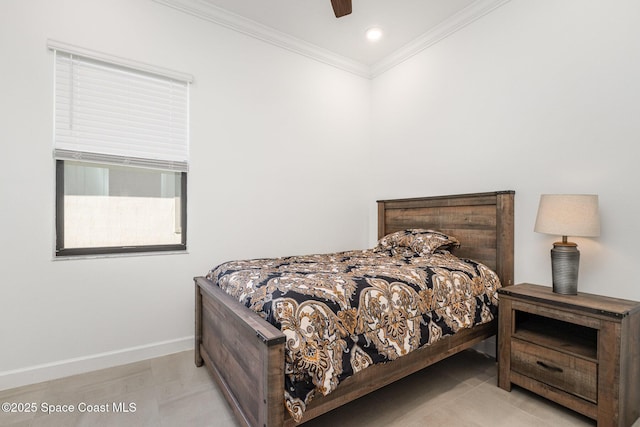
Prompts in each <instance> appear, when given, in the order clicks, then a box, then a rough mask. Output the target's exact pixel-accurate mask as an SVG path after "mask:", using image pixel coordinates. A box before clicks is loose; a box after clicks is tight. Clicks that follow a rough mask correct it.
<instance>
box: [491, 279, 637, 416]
mask: <svg viewBox="0 0 640 427" xmlns="http://www.w3.org/2000/svg"><path fill="white" fill-rule="evenodd" d="M499 292H500V305H501V308H500V316H499V323H500V326H499V330H500V334H501V335H500V336H499V346H498V348H499V377H498V385H499V386H500V387H501V388H503V389H505V390H510V388H511V384H517V385H520V386H522V387H524V388H527V389H529V390H531V391H533V392H535V393H538V394H540V395H541V396H544V397H546V398H548V399H551V400H554V401H555V402H557V403H560V404H561V405H564V406H566V407H568V408H571V409H573V410H575V411H578V412H580V413H582V414H584V415H586V416H588V417H591V418H593V419H595V420H597V422H598V426H600V427H602V426H617V427H622V426H625V427H626V426H630V425H632V424H633V423H634V422H635V421H636V420H637V419H638V417H640V399H639V397H640V377H639V374H640V303H639V302H635V301H629V300H623V299H619V298H609V297H604V296H599V295H592V294H584V293H579V294H578V295H575V296H567V295H560V294H556V293H553V292H552V289H551V287H546V286H539V285H532V284H521V285H516V286H512V287H509V288H503V289H501V290H500V291H499ZM531 315H533V316H534V317H531ZM558 322H560V323H558ZM563 323H565V324H566V325H562V324H563Z"/></svg>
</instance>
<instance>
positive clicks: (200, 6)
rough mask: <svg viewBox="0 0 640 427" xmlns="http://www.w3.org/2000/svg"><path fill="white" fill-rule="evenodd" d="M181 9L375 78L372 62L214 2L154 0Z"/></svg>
mask: <svg viewBox="0 0 640 427" xmlns="http://www.w3.org/2000/svg"><path fill="white" fill-rule="evenodd" d="M153 1H155V2H156V3H160V4H163V5H165V6H169V7H171V8H173V9H176V10H179V11H181V12H185V13H188V14H190V15H193V16H196V17H198V18H202V19H205V20H207V21H210V22H213V23H215V24H218V25H221V26H223V27H226V28H229V29H231V30H234V31H237V32H239V33H242V34H245V35H248V36H250V37H254V38H256V39H258V40H262V41H264V42H267V43H270V44H272V45H274V46H278V47H281V48H283V49H286V50H289V51H291V52H294V53H297V54H299V55H303V56H306V57H308V58H311V59H314V60H316V61H320V62H322V63H324V64H328V65H331V66H334V67H337V68H339V69H341V70H344V71H348V72H350V73H353V74H356V75H358V76H361V77H365V78H371V72H370V69H369V66H368V65H365V64H362V63H360V62H357V61H354V60H352V59H349V58H347V57H345V56H342V55H338V54H336V53H333V52H331V51H330V50H327V49H323V48H321V47H319V46H316V45H315V44H312V43H308V42H306V41H304V40H300V39H298V38H296V37H293V36H290V35H288V34H286V33H283V32H281V31H278V30H276V29H274V28H271V27H268V26H266V25H263V24H260V23H259V22H256V21H253V20H251V19H248V18H245V17H243V16H240V15H237V14H235V13H232V12H229V11H227V10H225V9H222V8H220V7H217V6H214V5H212V4H210V3H208V2H206V1H204V0H153Z"/></svg>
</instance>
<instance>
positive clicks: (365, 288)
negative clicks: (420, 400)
mask: <svg viewBox="0 0 640 427" xmlns="http://www.w3.org/2000/svg"><path fill="white" fill-rule="evenodd" d="M447 249H448V247H447ZM207 277H208V278H209V279H210V280H212V281H213V282H215V283H217V285H218V286H220V287H221V288H222V289H224V290H225V291H226V292H227V293H228V294H230V295H232V296H234V297H235V298H237V299H238V300H239V301H240V302H241V303H243V304H244V305H245V306H247V307H249V308H251V309H253V310H255V311H256V312H258V313H259V314H260V315H261V316H262V317H264V318H265V319H266V320H267V321H269V322H270V323H271V324H273V325H274V326H276V327H277V328H279V329H280V330H281V331H282V332H283V333H284V334H285V336H286V344H285V346H286V347H285V365H286V366H285V403H286V407H287V409H288V410H289V412H290V413H291V416H292V417H293V419H294V420H296V421H299V420H300V418H301V417H302V414H303V412H304V410H305V408H306V405H307V404H308V403H309V401H310V400H311V398H312V397H313V395H314V393H318V392H319V393H322V394H328V393H330V392H331V391H332V390H334V389H335V388H336V386H337V385H338V384H339V383H340V381H342V380H344V379H345V378H347V377H349V376H350V375H352V374H354V373H355V372H358V371H360V370H362V369H365V368H366V367H368V366H370V365H372V364H374V363H381V362H385V361H389V360H394V359H396V358H398V357H401V356H402V355H405V354H407V353H409V352H410V351H412V350H415V349H417V348H419V347H421V346H423V345H428V344H431V343H433V342H435V341H437V340H438V339H440V338H441V337H443V336H445V335H450V334H454V333H455V332H456V331H458V330H460V329H462V328H469V327H472V326H474V325H478V324H482V323H486V322H489V321H491V320H492V319H493V318H494V316H495V315H496V312H497V289H498V288H499V287H500V281H499V279H498V277H497V275H496V274H495V273H494V272H493V271H491V270H490V269H489V268H487V267H486V266H484V265H483V264H480V263H477V262H474V261H471V260H466V259H460V258H457V257H455V256H454V255H452V254H451V253H450V252H448V251H447V250H444V249H442V248H440V249H438V248H435V249H434V250H430V251H427V253H418V252H415V251H412V250H403V251H398V250H393V249H389V248H387V247H384V246H383V247H381V246H380V245H379V246H378V247H377V248H376V249H372V250H364V251H349V252H341V253H334V254H324V255H307V256H293V257H286V258H277V259H256V260H246V261H232V262H227V263H224V264H221V265H220V266H218V267H216V268H215V269H213V270H211V272H210V273H209V274H208V276H207Z"/></svg>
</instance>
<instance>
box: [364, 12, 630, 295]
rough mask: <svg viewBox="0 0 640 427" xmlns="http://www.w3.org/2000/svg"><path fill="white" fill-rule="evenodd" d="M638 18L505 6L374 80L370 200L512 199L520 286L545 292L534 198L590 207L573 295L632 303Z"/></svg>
mask: <svg viewBox="0 0 640 427" xmlns="http://www.w3.org/2000/svg"><path fill="white" fill-rule="evenodd" d="M638 16H640V3H639V2H637V1H635V0H616V1H614V2H604V1H588V2H585V1H581V0H536V1H526V0H512V1H511V2H509V3H507V4H506V5H504V6H502V7H501V8H499V9H497V10H495V11H494V12H493V13H491V14H490V15H487V16H485V17H483V18H482V19H480V20H478V21H476V22H474V23H473V24H472V25H470V26H468V27H466V28H464V29H463V30H461V31H459V32H457V33H456V34H454V35H452V36H450V37H449V38H447V39H445V40H443V41H442V42H440V43H438V44H437V45H435V46H433V47H431V48H430V49H428V50H426V51H423V52H421V53H420V54H418V55H416V56H414V57H412V58H411V59H409V60H407V61H406V62H404V63H403V64H401V65H399V66H397V67H395V68H394V69H392V70H390V71H388V72H387V73H385V74H383V75H381V76H380V77H378V78H376V79H375V81H374V83H373V88H372V102H373V145H374V162H375V166H376V170H377V171H378V172H377V173H376V178H375V182H374V183H373V197H374V198H392V197H400V196H407V197H409V196H422V195H437V194H449V193H467V192H479V191H492V190H507V189H511V190H516V229H515V232H516V254H515V255H516V265H515V278H516V282H523V281H528V282H533V283H540V284H550V283H551V272H550V270H551V268H550V260H549V249H550V248H551V246H552V243H553V242H554V241H555V240H558V239H557V238H556V237H555V236H547V235H542V234H538V233H534V232H533V226H534V222H535V215H536V211H537V205H538V199H539V195H540V194H542V193H596V194H599V196H600V208H601V215H602V235H601V237H599V238H594V239H587V238H575V239H572V240H574V241H576V242H577V243H578V245H579V248H580V250H581V254H582V260H581V267H580V277H579V289H580V290H581V291H585V292H591V293H598V294H605V295H611V296H616V297H622V298H629V299H635V300H640V286H638V285H637V283H636V282H637V281H636V280H635V278H634V277H635V275H636V266H637V264H638V262H637V260H638V259H640V248H639V246H638V245H637V242H636V241H635V239H636V238H637V237H638V236H640V225H639V224H640V223H639V222H638V218H639V217H640V199H639V198H638V197H637V193H638V190H637V185H638V182H640V168H639V167H638V164H637V159H638V155H637V154H636V153H637V144H638V140H639V139H640V120H638V114H639V113H640V109H639V107H638V105H639V104H638V102H639V100H640V79H639V78H638V76H640V53H639V52H640V26H638V25H637V17H638ZM373 218H375V211H374V210H373V209H371V208H370V220H371V221H373ZM371 240H372V239H371Z"/></svg>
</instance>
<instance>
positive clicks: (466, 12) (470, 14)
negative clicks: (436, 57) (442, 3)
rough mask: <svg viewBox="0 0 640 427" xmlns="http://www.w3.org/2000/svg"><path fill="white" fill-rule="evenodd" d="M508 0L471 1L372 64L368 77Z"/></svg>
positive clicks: (388, 67)
mask: <svg viewBox="0 0 640 427" xmlns="http://www.w3.org/2000/svg"><path fill="white" fill-rule="evenodd" d="M509 1H510V0H477V1H475V2H473V3H472V4H470V5H469V6H467V7H466V8H464V9H462V10H461V11H460V12H458V13H456V14H454V15H453V16H451V17H450V18H448V19H446V20H445V21H443V22H441V23H440V24H438V25H437V26H435V27H434V28H432V29H431V30H429V31H427V32H426V33H424V34H422V35H421V36H418V37H417V38H416V39H414V40H413V41H411V42H409V43H407V44H406V45H404V46H403V47H401V48H400V49H398V50H397V51H395V52H394V53H392V54H391V55H388V56H387V57H385V58H383V59H382V60H381V61H379V62H377V63H375V64H373V65H372V66H371V69H370V78H374V77H377V76H379V75H380V74H382V73H384V72H385V71H388V70H390V69H391V68H393V67H395V66H396V65H398V64H401V63H402V62H404V61H406V60H407V59H409V58H411V57H412V56H414V55H416V54H417V53H420V52H422V51H423V50H425V49H427V48H429V47H431V46H433V45H434V44H436V43H438V42H439V41H441V40H443V39H445V38H447V37H449V36H450V35H452V34H454V33H456V32H457V31H459V30H461V29H463V28H464V27H466V26H467V25H469V24H471V23H472V22H474V21H476V20H477V19H480V18H482V17H483V16H485V15H487V14H489V13H491V12H493V11H494V10H495V9H497V8H499V7H500V6H502V5H504V4H506V3H508V2H509Z"/></svg>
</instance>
